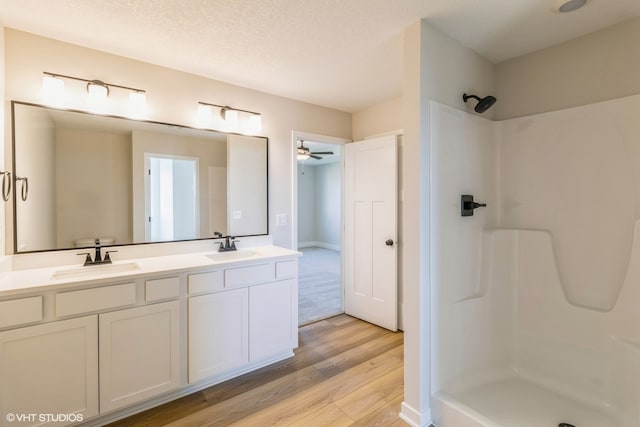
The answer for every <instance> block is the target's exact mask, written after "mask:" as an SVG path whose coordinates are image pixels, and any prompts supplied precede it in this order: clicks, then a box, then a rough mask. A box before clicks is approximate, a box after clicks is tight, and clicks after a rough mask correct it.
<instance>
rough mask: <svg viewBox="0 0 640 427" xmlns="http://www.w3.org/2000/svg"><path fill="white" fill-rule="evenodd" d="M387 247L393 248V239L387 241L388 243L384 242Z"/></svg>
mask: <svg viewBox="0 0 640 427" xmlns="http://www.w3.org/2000/svg"><path fill="white" fill-rule="evenodd" d="M384 244H385V245H387V246H393V240H392V239H387V241H386V242H384Z"/></svg>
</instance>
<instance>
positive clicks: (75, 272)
mask: <svg viewBox="0 0 640 427" xmlns="http://www.w3.org/2000/svg"><path fill="white" fill-rule="evenodd" d="M139 269H140V266H138V264H137V263H135V262H127V263H122V264H103V265H87V266H85V267H78V268H65V269H64V270H58V271H55V272H54V273H53V275H52V276H51V277H52V278H53V279H71V278H81V277H87V276H99V275H105V274H114V273H125V272H128V271H135V270H139Z"/></svg>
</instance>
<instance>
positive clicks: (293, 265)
mask: <svg viewBox="0 0 640 427" xmlns="http://www.w3.org/2000/svg"><path fill="white" fill-rule="evenodd" d="M297 276H298V261H297V260H291V261H280V262H276V279H291V278H294V277H297Z"/></svg>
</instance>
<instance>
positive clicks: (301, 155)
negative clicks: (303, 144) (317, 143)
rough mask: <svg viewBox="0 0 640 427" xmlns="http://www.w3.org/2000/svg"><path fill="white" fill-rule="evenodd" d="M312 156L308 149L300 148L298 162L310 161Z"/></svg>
mask: <svg viewBox="0 0 640 427" xmlns="http://www.w3.org/2000/svg"><path fill="white" fill-rule="evenodd" d="M310 157H311V155H310V154H309V151H308V150H306V149H302V148H298V154H297V155H296V159H297V160H309V158H310Z"/></svg>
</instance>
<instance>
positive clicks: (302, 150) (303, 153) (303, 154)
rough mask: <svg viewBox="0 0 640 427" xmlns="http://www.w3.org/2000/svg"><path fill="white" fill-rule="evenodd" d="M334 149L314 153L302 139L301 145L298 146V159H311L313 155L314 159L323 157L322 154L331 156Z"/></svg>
mask: <svg viewBox="0 0 640 427" xmlns="http://www.w3.org/2000/svg"><path fill="white" fill-rule="evenodd" d="M332 154H333V151H314V152H313V153H312V152H311V151H310V150H309V149H308V148H307V147H305V146H304V141H303V140H300V146H299V147H298V155H297V159H298V160H307V159H309V157H311V158H312V159H316V160H319V159H322V157H321V156H329V155H332Z"/></svg>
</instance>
